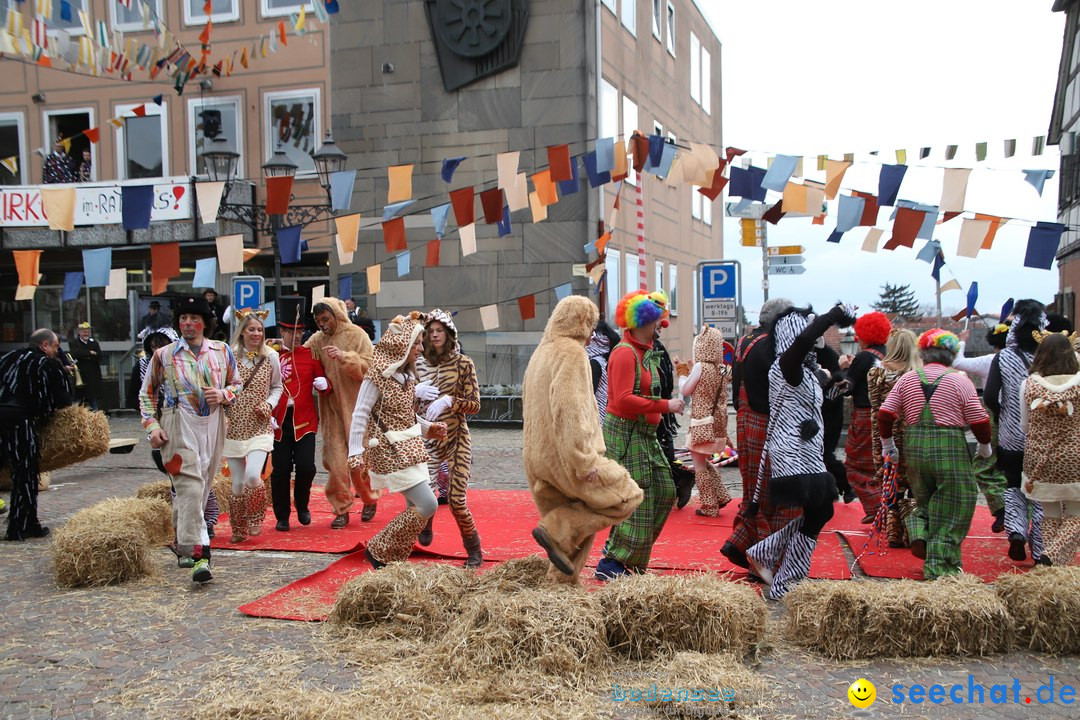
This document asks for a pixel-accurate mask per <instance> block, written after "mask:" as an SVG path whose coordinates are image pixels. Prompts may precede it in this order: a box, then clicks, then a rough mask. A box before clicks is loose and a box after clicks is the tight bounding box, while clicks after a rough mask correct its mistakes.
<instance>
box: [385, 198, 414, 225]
mask: <svg viewBox="0 0 1080 720" xmlns="http://www.w3.org/2000/svg"><path fill="white" fill-rule="evenodd" d="M414 202H416V201H415V200H403V201H401V202H399V203H393V204H391V205H387V206H385V207H383V213H382V219H383V222H386V221H388V220H390V218H393V217H397V215H398V213H400V212H401V211H402V210H404V209H405V208H407V207H409V206H410V205H412V204H413V203H414Z"/></svg>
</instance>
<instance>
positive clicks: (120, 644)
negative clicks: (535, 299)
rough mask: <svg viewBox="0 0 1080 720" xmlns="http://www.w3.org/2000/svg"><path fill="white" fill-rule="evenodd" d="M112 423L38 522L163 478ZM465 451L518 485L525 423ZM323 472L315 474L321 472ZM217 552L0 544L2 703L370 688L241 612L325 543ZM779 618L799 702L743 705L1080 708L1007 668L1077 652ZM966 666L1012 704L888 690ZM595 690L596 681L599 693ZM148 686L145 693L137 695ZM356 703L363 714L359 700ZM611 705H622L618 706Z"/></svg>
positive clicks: (1037, 676) (140, 701)
mask: <svg viewBox="0 0 1080 720" xmlns="http://www.w3.org/2000/svg"><path fill="white" fill-rule="evenodd" d="M111 425H112V434H113V437H125V436H126V437H136V438H139V441H140V442H139V445H138V446H137V447H136V448H135V450H134V452H132V453H131V454H127V455H106V456H104V457H101V458H98V459H96V460H93V461H90V462H87V463H83V464H81V465H78V466H75V467H72V468H68V469H66V470H61V471H58V472H55V473H54V474H53V476H52V489H50V490H49V491H48V492H45V493H43V494H42V495H41V517H42V519H43V521H44V522H45V523H46V524H48V525H52V526H54V527H55V526H58V525H60V524H62V522H63V521H64V520H65V519H66V518H67V517H69V516H70V515H71V514H72V513H74V512H75V511H77V510H79V509H80V508H83V507H86V506H88V505H91V504H93V503H94V502H97V501H98V500H101V499H104V498H106V497H111V496H126V495H131V494H133V492H134V490H135V489H136V488H137V487H138V486H139V485H141V484H142V483H145V482H149V481H152V480H156V479H159V476H158V474H157V472H156V471H155V470H154V469H153V465H152V463H151V461H150V457H149V447H148V445H147V443H146V442H145V439H144V436H143V434H142V432H141V430H140V428H139V426H138V423H137V422H136V421H135V420H134V418H132V417H131V416H128V417H126V418H114V419H113V420H112V422H111ZM474 457H475V466H474V477H475V478H476V482H475V485H476V486H477V487H499V488H521V487H525V478H524V471H523V468H522V463H521V431H520V430H519V429H498V428H487V427H477V428H475V429H474ZM724 477H725V481H726V482H727V483H728V485H729V486H730V487H731V488H732V490H733V494H736V495H737V494H738V493H739V481H738V473H737V471H734V470H725V472H724ZM324 480H325V475H324V474H320V477H318V478H316V483H321V482H323V481H324ZM215 559H216V560H217V562H216V564H215V580H214V582H213V583H211V584H210V585H209V586H206V587H193V586H191V585H190V584H189V583H188V582H186V579H185V577H184V576H182V575H180V574H179V571H177V570H176V568H175V561H174V558H173V557H172V555H171V554H170V553H169V552H168V551H166V550H162V551H160V554H159V560H160V566H161V569H162V572H161V573H160V575H158V576H156V577H151V578H148V579H145V580H142V581H139V582H136V583H132V584H128V585H123V586H119V587H111V588H96V589H84V590H73V591H72V590H60V589H57V588H56V586H55V585H54V583H53V580H52V575H51V572H50V568H49V561H48V552H47V541H41V540H38V541H30V542H25V543H0V572H2V573H3V577H4V578H5V583H4V585H5V588H4V594H3V606H4V607H3V609H4V624H3V626H2V627H3V630H2V634H0V717H4V718H78V719H80V720H81V719H82V718H99V717H100V718H106V717H108V718H118V717H120V718H129V717H130V718H141V717H178V716H181V715H183V716H191V717H199V716H200V714H201V713H200V712H199V711H198V709H197V708H198V707H199V706H198V704H197V703H198V702H199V701H198V700H195V702H196V704H195V705H192V704H191V703H192V700H193V698H198V697H199V693H200V688H203V687H214V686H221V685H222V684H225V683H231V684H233V685H234V686H239V687H243V684H244V683H245V682H248V681H249V680H252V679H254V678H272V677H273V673H274V664H275V663H276V662H278V659H279V658H283V657H286V656H288V657H290V658H294V659H296V658H302V659H304V670H303V673H304V678H305V681H306V682H308V683H310V684H312V685H313V686H320V687H324V688H326V689H329V690H335V691H341V692H344V691H348V690H358V689H361V688H363V687H364V683H365V674H364V671H363V670H358V669H357V667H356V665H355V664H354V663H351V662H349V660H348V659H347V658H346V657H343V656H335V655H334V654H332V653H328V652H327V650H326V639H325V631H324V630H323V629H322V626H321V625H320V624H317V623H315V624H305V623H297V622H282V621H272V620H260V619H253V618H248V617H245V616H243V615H241V614H240V613H239V612H237V611H236V607H237V605H240V604H242V603H243V602H246V601H248V600H251V599H254V598H256V597H259V596H261V595H263V594H266V593H267V592H270V591H272V590H274V589H276V588H278V587H281V586H283V585H285V584H287V583H289V582H292V581H293V580H296V579H298V578H301V577H303V576H305V575H307V574H309V573H311V572H314V571H316V570H319V569H321V568H323V567H325V566H326V565H327V564H329V563H330V562H331V561H332V560H333V559H334V558H333V557H327V556H326V555H319V554H306V553H282V552H220V553H216V554H215ZM782 621H783V610H782V609H781V608H779V607H776V606H774V607H772V608H771V609H770V632H769V637H770V638H772V639H774V640H773V642H772V644H771V646H768V647H765V648H764V649H763V650H762V652H760V653H759V654H758V657H757V658H756V659H755V660H754V661H753V666H754V669H755V671H756V672H758V673H760V674H763V675H764V676H765V677H766V678H767V680H768V681H769V682H770V683H771V684H772V686H773V687H775V689H776V691H777V692H778V693H780V694H783V695H785V696H792V697H794V698H796V700H795V701H783V702H777V703H774V705H773V708H772V709H770V710H768V711H766V712H754V713H750V714H743V715H740V717H770V718H771V717H777V718H787V717H791V718H842V717H852V716H853V715H852V713H853V709H852V707H851V705H850V704H849V702H848V700H847V697H846V691H847V687H848V686H849V685H850V684H851V683H852V682H853V681H854V680H856V679H857V678H859V677H865V678H867V679H869V680H870V681H871V682H873V683H874V684H875V685H876V686H877V692H878V697H879V700H878V702H877V703H876V704H875V705H874V706H873V707H871V708H870V710H868V711H860V712H861V713H864V714H863V715H861V716H863V717H891V716H903V717H910V718H953V717H964V718H974V717H977V718H1003V719H1004V718H1009V719H1012V718H1017V717H1021V715H1022V713H1024V712H1025V711H1026V712H1030V713H1038V715H1037V716H1038V717H1049V718H1072V717H1077V710H1075V709H1073V708H1071V707H1068V706H1063V705H1062V704H1060V702H1059V703H1058V704H1055V705H1046V706H1042V707H1039V708H1038V709H1035V708H1030V709H1027V708H1023V709H1021V708H1018V707H1017V705H1016V704H1011V701H1012V698H1013V690H1012V685H1013V681H1014V679H1016V680H1019V682H1020V683H1021V689H1020V691H1019V698H1020V702H1021V705H1023V704H1024V699H1025V698H1027V697H1031V698H1032V702H1033V704H1038V703H1037V699H1036V696H1035V694H1034V693H1035V691H1036V690H1037V689H1038V688H1039V686H1040V685H1042V684H1044V683H1048V682H1050V677H1051V676H1053V677H1054V682H1055V686H1056V689H1057V690H1060V688H1061V685H1062V684H1064V683H1067V684H1069V685H1072V686H1073V687H1074V688H1076V687H1077V686H1078V685H1080V663H1078V661H1077V658H1075V657H1065V658H1058V657H1051V656H1048V655H1044V654H1040V653H1033V652H1026V651H1023V652H1012V653H1009V654H1005V655H996V656H992V657H988V658H983V659H962V660H958V659H947V660H931V661H912V660H900V661H874V662H859V663H840V662H834V661H829V660H825V659H823V658H821V657H819V656H815V655H811V654H807V653H805V652H803V651H801V650H800V649H798V648H795V647H794V646H792V645H790V644H788V643H787V642H786V641H784V640H783V639H782ZM969 673H970V674H972V675H973V676H974V682H977V683H980V684H982V685H983V686H984V687H985V688H986V689H987V693H989V689H990V686H992V685H994V684H995V683H997V684H1003V685H1008V686H1009V692H1008V698H1009V700H1010V704H1005V705H994V704H991V703H990V697H989V694H987V698H986V700H987V702H986V704H983V705H981V706H979V707H977V708H967V707H956V706H953V705H950V704H941V705H934V704H930V703H927V702H924V703H922V704H919V705H913V704H910V703H909V704H905V705H895V704H893V703H892V702H891V695H892V693H891V690H890V688H891V687H892V686H893V685H894V684H898V683H899V684H903V685H905V686H908V687H910V686H911V684H913V683H921V684H923V685H924V686H927V687H928V686H930V685H933V684H935V683H938V684H943V685H946V686H949V685H952V684H961V685H963V686H964V690H963V692H962V697H963V699H964V700H965V701H966V700H967V689H966V687H967V682H968V675H969ZM659 682H662V679H661V678H658V684H659ZM604 690H605V688H604V687H598V688H597V692H598V694H600V693H603V692H604ZM151 691H153V692H152V693H151ZM378 691H379V692H390V693H394V692H403V690H402V689H399V688H381V689H379V690H378ZM406 691H407V689H406ZM151 694H152V695H153V696H154V698H155V699H154V702H153V704H152V705H150V704H147V702H148V701H147V700H146V698H147V697H148V696H149V695H151ZM286 710H287V709H286V708H283V709H282V717H286V716H287V715H286V714H285V713H286ZM356 716H357V717H363V716H364V714H363V709H362V707H358V708H357V715H356ZM601 716H604V715H601ZM610 716H614V717H627V715H626V714H625V711H621V712H618V711H617V712H614V713H613V714H612V715H610ZM401 717H406V715H401ZM432 717H434V716H432ZM657 717H659V716H657Z"/></svg>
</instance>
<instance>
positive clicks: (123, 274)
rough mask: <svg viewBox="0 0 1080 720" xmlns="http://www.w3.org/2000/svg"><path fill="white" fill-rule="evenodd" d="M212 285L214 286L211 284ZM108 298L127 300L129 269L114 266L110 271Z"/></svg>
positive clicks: (107, 287)
mask: <svg viewBox="0 0 1080 720" xmlns="http://www.w3.org/2000/svg"><path fill="white" fill-rule="evenodd" d="M211 287H213V286H212V285H211ZM105 299H106V300H127V270H126V269H125V268H114V269H113V270H110V271H109V284H108V285H106V286H105Z"/></svg>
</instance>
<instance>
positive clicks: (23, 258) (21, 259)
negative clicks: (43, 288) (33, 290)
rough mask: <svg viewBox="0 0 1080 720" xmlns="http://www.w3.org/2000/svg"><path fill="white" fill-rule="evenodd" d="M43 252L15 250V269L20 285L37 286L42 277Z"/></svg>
mask: <svg viewBox="0 0 1080 720" xmlns="http://www.w3.org/2000/svg"><path fill="white" fill-rule="evenodd" d="M41 253H42V251H41V250H13V251H12V254H14V255H15V269H16V271H17V272H18V275H19V285H21V286H23V287H26V286H28V285H37V284H38V276H39V275H40V272H39V270H38V269H39V267H40V264H41Z"/></svg>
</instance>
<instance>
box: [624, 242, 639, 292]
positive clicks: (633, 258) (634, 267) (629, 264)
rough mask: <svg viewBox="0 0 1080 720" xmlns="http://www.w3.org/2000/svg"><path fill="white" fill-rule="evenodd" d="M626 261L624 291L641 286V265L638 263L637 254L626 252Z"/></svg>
mask: <svg viewBox="0 0 1080 720" xmlns="http://www.w3.org/2000/svg"><path fill="white" fill-rule="evenodd" d="M624 260H625V261H626V263H625V264H626V292H631V291H633V290H637V289H638V288H640V287H641V267H640V265H639V264H638V254H637V253H636V252H635V253H630V252H627V253H626V256H625V258H624Z"/></svg>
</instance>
